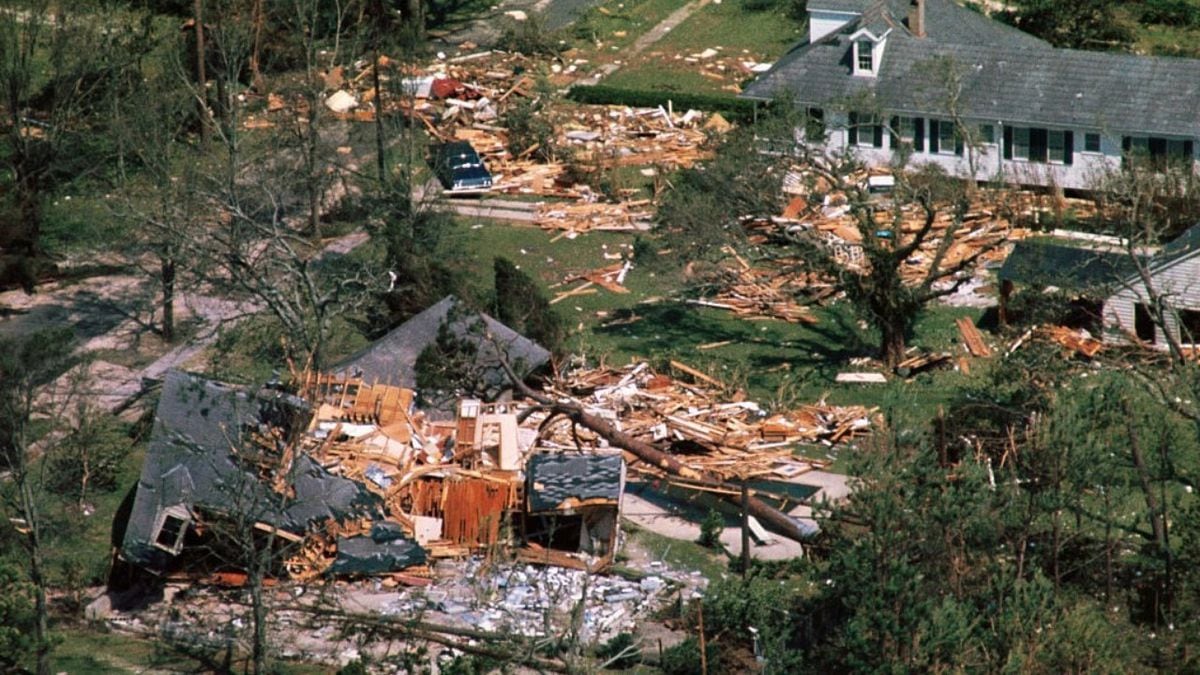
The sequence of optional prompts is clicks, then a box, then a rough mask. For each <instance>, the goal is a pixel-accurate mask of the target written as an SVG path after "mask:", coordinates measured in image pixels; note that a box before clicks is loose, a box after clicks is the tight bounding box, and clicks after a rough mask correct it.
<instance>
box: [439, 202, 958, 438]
mask: <svg viewBox="0 0 1200 675" xmlns="http://www.w3.org/2000/svg"><path fill="white" fill-rule="evenodd" d="M453 236H454V237H456V238H459V239H460V241H458V242H456V245H457V248H458V249H459V250H462V251H464V252H465V253H466V256H465V257H466V260H467V264H468V265H469V268H470V269H471V270H473V276H474V281H475V284H476V286H475V291H476V292H477V293H480V294H483V295H486V294H487V293H490V292H491V290H492V278H491V262H492V258H493V257H495V256H504V257H506V258H508V259H509V260H511V261H512V262H513V263H514V264H516V265H519V266H521V268H522V269H524V270H525V271H526V272H529V273H530V274H531V276H533V278H534V279H535V280H536V281H537V282H538V283H539V284H541V285H542V288H543V289H544V291H545V292H546V294H547V295H548V296H549V297H553V295H554V294H555V293H558V292H561V291H564V290H567V289H569V288H573V287H574V286H576V285H578V284H577V283H572V284H567V285H565V286H563V285H558V284H559V282H561V280H562V279H563V277H564V276H566V275H567V274H569V273H571V272H578V271H582V270H589V269H594V268H597V267H602V266H605V265H610V264H612V263H614V262H615V260H611V259H606V258H605V257H604V256H605V254H609V255H612V254H613V253H616V252H621V253H624V254H625V255H629V254H630V253H631V252H632V246H633V242H634V236H633V235H632V234H628V233H615V232H592V233H587V234H584V235H581V236H579V237H577V238H576V239H573V240H571V239H566V238H561V239H559V240H557V241H551V239H552V238H553V236H554V235H553V234H552V233H547V232H544V231H542V230H540V229H538V228H532V227H521V226H512V225H505V224H499V223H495V222H481V223H479V224H477V225H466V226H464V227H463V228H462V229H461V230H460V231H459V232H457V233H455V234H454V235H453ZM682 284H683V279H682V278H681V277H680V276H679V274H678V272H676V271H674V270H672V269H665V270H664V269H650V268H648V267H646V266H635V267H634V268H633V270H632V271H631V272H630V273H629V275H628V277H627V278H626V284H625V285H626V287H627V288H628V289H629V293H627V294H615V293H610V292H608V291H605V290H600V291H598V292H597V293H593V294H589V295H580V296H575V297H571V298H567V299H566V300H564V301H562V302H560V303H558V304H555V305H554V306H553V307H554V309H555V310H556V311H558V312H559V313H560V314H561V315H562V316H563V317H565V318H566V319H567V320H568V325H569V326H570V327H571V331H572V333H573V338H572V340H573V342H572V343H571V347H572V350H573V351H574V352H576V353H583V354H586V355H587V356H589V357H590V360H591V362H593V363H595V362H597V361H599V360H601V359H603V360H605V361H606V362H607V363H609V364H613V365H623V364H625V363H628V362H629V361H631V360H638V359H648V360H650V361H651V362H652V363H654V364H656V365H660V366H661V365H664V364H665V362H666V361H668V360H670V359H678V360H681V361H684V362H686V363H688V364H690V365H692V366H694V367H697V368H700V369H702V370H704V371H706V372H708V373H711V374H713V375H714V376H716V377H718V378H719V379H721V380H722V381H724V382H726V383H727V384H728V385H730V387H731V388H741V389H745V390H746V392H747V393H748V394H749V396H750V398H751V399H753V400H757V401H759V402H760V403H762V404H765V405H770V406H777V407H790V406H794V405H799V404H802V403H811V402H814V401H817V400H821V399H824V400H826V401H827V402H829V403H831V404H837V405H870V406H880V407H883V408H886V409H888V410H891V411H894V414H895V416H896V417H895V419H896V420H897V421H898V422H899V421H906V420H914V421H920V420H928V419H929V416H930V415H932V414H934V413H936V411H937V407H938V406H939V405H944V404H946V403H948V402H949V401H950V400H952V398H953V396H954V395H955V391H956V389H957V388H958V387H960V386H961V385H962V384H963V383H964V382H965V381H966V376H964V375H963V374H961V373H958V372H956V371H954V370H951V369H942V370H936V371H933V372H928V373H922V374H920V375H917V376H916V377H914V378H913V379H911V380H903V379H899V378H892V379H891V380H890V381H889V383H888V384H885V385H849V384H837V383H836V382H834V377H835V376H836V375H837V373H839V372H842V371H845V370H852V369H853V370H859V369H863V368H857V367H854V366H850V365H849V363H848V362H849V360H850V359H852V358H855V357H861V356H871V355H873V354H874V352H875V350H876V348H877V337H876V336H875V335H874V334H872V331H870V330H867V329H864V328H863V327H862V325H861V324H860V323H859V320H858V318H857V317H856V316H855V314H854V313H853V311H852V309H851V307H850V306H849V305H847V304H844V303H841V304H835V305H833V306H831V307H827V308H818V309H817V310H816V311H815V314H816V316H817V318H818V323H816V324H814V325H811V326H809V325H800V324H789V323H786V322H783V321H771V320H764V321H747V320H743V319H740V318H738V317H736V316H734V315H733V314H731V313H729V312H725V311H722V310H718V309H711V308H706V307H697V306H695V305H691V304H688V303H687V302H686V301H685V298H683V297H682V296H681V294H680V293H679V290H678V289H679V288H681V286H682ZM962 316H967V317H970V318H972V319H977V318H978V316H979V310H975V309H964V308H954V307H945V306H941V305H931V306H930V308H929V310H928V311H927V312H926V313H925V314H924V315H923V316H922V317H921V319H920V321H918V323H917V326H916V331H915V333H916V336H915V338H914V339H913V341H912V344H913V345H915V346H917V347H919V348H921V349H925V350H931V351H935V350H936V351H940V350H947V351H949V350H953V349H955V348H956V345H957V342H958V330H957V328H956V326H955V324H954V320H955V319H957V318H959V317H962ZM726 341H728V342H729V343H730V344H728V345H723V346H720V347H715V348H710V349H698V348H699V347H701V346H705V345H710V344H714V343H718V342H726ZM977 376H979V373H975V372H974V371H973V375H972V377H977ZM820 451H821V452H823V449H821V450H820Z"/></svg>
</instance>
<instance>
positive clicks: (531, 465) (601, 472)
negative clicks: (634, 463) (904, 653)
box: [525, 452, 625, 512]
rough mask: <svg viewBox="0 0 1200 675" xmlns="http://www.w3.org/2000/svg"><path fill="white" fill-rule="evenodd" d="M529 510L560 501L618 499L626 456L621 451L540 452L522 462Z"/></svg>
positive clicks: (546, 508)
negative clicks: (601, 452) (623, 457)
mask: <svg viewBox="0 0 1200 675" xmlns="http://www.w3.org/2000/svg"><path fill="white" fill-rule="evenodd" d="M525 472H526V482H527V485H526V494H527V495H528V498H529V510H530V511H534V512H537V511H553V510H555V509H557V508H559V505H561V504H562V503H563V502H565V501H567V500H570V499H576V500H580V501H583V500H587V499H603V500H608V501H611V502H613V503H614V504H616V503H619V502H620V500H621V491H622V489H623V486H624V475H625V460H624V459H622V457H621V454H620V453H609V454H582V453H568V452H543V453H540V454H536V455H534V456H532V457H530V458H529V462H528V463H527V464H526V465H525Z"/></svg>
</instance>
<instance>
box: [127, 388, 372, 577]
mask: <svg viewBox="0 0 1200 675" xmlns="http://www.w3.org/2000/svg"><path fill="white" fill-rule="evenodd" d="M294 403H295V399H293V398H290V397H285V396H284V395H282V394H279V395H278V396H272V395H267V396H256V395H252V394H251V393H249V392H246V391H243V390H241V389H237V388H234V387H231V386H228V385H225V384H222V383H220V382H215V381H212V380H208V379H205V378H202V377H198V376H195V375H190V374H187V373H183V372H179V371H170V372H168V373H167V375H166V377H165V378H164V380H163V386H162V394H161V395H160V396H159V401H158V408H157V409H156V410H155V415H154V428H153V431H152V432H151V436H150V444H149V446H148V448H147V451H146V460H145V462H144V463H143V464H142V473H141V476H140V478H139V479H138V484H137V494H136V495H135V497H134V502H133V508H132V510H131V512H130V516H129V519H128V521H127V525H126V530H125V539H124V541H123V542H122V547H121V552H122V555H123V556H124V557H125V559H126V560H128V561H129V562H131V563H134V564H136V565H140V566H142V567H146V568H149V569H154V570H162V569H165V568H166V567H167V566H168V565H169V563H170V561H171V559H172V557H173V556H172V555H171V554H170V553H168V552H167V551H165V550H164V549H162V548H159V547H157V546H155V545H154V538H155V537H156V536H157V534H158V532H157V531H156V530H157V527H158V525H159V520H160V517H161V516H162V515H163V513H164V512H165V511H166V510H167V509H170V508H171V507H184V508H186V509H188V510H189V511H190V510H191V509H193V508H197V507H198V508H200V509H202V510H208V511H211V512H216V513H227V514H228V513H234V512H236V513H240V514H242V515H244V516H247V517H251V518H253V519H254V520H255V521H261V522H265V523H269V524H271V525H273V526H275V527H278V528H280V529H283V530H287V531H290V532H293V533H301V532H303V531H304V530H305V528H306V527H307V526H308V525H309V524H310V523H315V522H322V521H324V520H328V519H330V518H333V519H336V520H342V519H344V518H346V517H347V516H351V515H353V516H371V515H375V514H377V513H378V512H379V510H380V509H379V507H380V506H381V501H380V500H379V498H377V497H375V496H374V495H372V494H371V493H370V492H369V491H367V490H366V489H365V488H364V487H363V486H361V485H359V484H358V483H355V482H354V481H351V480H348V479H346V478H341V477H338V476H334V475H333V474H331V473H329V472H328V471H326V470H325V469H324V468H322V467H321V465H320V464H318V463H316V462H315V461H313V460H312V459H310V458H309V457H308V456H307V455H298V456H297V457H296V460H295V463H294V465H293V471H292V487H293V492H294V496H293V498H291V499H284V498H283V497H281V496H280V495H279V494H278V493H276V492H274V491H273V490H271V489H270V487H269V486H267V485H264V484H263V483H262V482H261V481H260V480H259V478H258V476H257V475H256V474H255V473H253V472H251V471H249V470H248V469H246V468H243V467H242V466H239V465H238V463H237V461H236V460H235V458H234V456H233V455H232V454H231V449H232V448H238V447H246V446H244V445H243V443H244V441H245V440H246V438H247V435H248V434H249V433H250V432H251V431H253V430H255V429H258V428H260V427H261V425H263V424H264V423H265V421H266V420H268V419H270V418H271V417H272V415H273V414H274V412H275V411H274V410H273V407H275V406H280V405H283V406H291V405H294ZM299 412H300V413H301V414H305V411H299Z"/></svg>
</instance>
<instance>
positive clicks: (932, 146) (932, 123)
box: [929, 120, 941, 153]
mask: <svg viewBox="0 0 1200 675" xmlns="http://www.w3.org/2000/svg"><path fill="white" fill-rule="evenodd" d="M940 127H941V122H938V121H937V120H929V152H930V153H937V151H938V132H939V131H940Z"/></svg>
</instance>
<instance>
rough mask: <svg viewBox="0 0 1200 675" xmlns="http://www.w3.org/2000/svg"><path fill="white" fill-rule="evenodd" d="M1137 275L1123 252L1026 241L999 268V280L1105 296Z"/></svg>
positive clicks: (1019, 242)
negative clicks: (1130, 277) (1134, 274)
mask: <svg viewBox="0 0 1200 675" xmlns="http://www.w3.org/2000/svg"><path fill="white" fill-rule="evenodd" d="M1135 271H1136V268H1135V266H1134V264H1133V261H1132V260H1130V258H1129V255H1128V254H1127V253H1125V252H1123V251H1103V250H1096V249H1091V248H1085V247H1082V246H1069V245H1065V244H1053V243H1047V242H1039V241H1036V240H1024V241H1018V242H1017V243H1016V244H1015V245H1014V246H1013V250H1012V253H1010V254H1009V256H1008V259H1006V260H1005V261H1004V266H1003V267H1001V268H1000V279H1001V280H1004V281H1012V282H1015V283H1019V284H1027V285H1030V286H1040V287H1045V286H1057V287H1059V288H1063V289H1067V290H1072V291H1081V292H1085V291H1094V292H1096V293H1098V294H1101V295H1103V294H1106V293H1108V292H1110V291H1112V290H1114V289H1115V287H1116V286H1117V285H1118V284H1120V283H1121V282H1122V281H1123V280H1124V279H1126V278H1128V277H1129V275H1131V274H1133V273H1134V272H1135Z"/></svg>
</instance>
